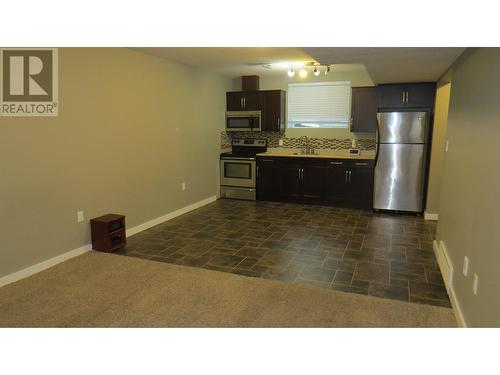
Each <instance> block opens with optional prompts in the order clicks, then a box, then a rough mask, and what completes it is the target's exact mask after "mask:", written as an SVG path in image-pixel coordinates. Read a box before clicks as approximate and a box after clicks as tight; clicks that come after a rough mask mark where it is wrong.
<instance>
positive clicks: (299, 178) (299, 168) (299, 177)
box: [299, 168, 301, 181]
mask: <svg viewBox="0 0 500 375" xmlns="http://www.w3.org/2000/svg"><path fill="white" fill-rule="evenodd" d="M300 180H301V177H300V168H299V181H300Z"/></svg>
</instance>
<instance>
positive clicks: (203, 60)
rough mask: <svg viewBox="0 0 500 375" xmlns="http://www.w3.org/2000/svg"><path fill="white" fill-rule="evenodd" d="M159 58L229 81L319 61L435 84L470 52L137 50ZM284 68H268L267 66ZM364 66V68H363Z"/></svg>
mask: <svg viewBox="0 0 500 375" xmlns="http://www.w3.org/2000/svg"><path fill="white" fill-rule="evenodd" d="M136 49H137V50H139V51H142V52H145V53H149V54H151V55H155V56H158V57H162V58H166V59H170V60H174V61H178V62H181V63H184V64H187V65H191V66H196V67H205V68H207V69H209V70H212V71H215V72H218V73H220V74H223V75H226V76H229V77H233V78H234V77H239V76H242V75H251V74H256V75H259V76H276V75H282V74H284V73H285V71H286V70H287V69H288V65H289V64H302V63H306V62H319V63H321V64H332V65H334V66H333V69H334V70H336V71H344V72H349V71H359V70H360V69H361V68H362V69H363V70H364V69H366V70H367V71H368V73H369V75H370V77H371V78H372V81H373V82H374V83H375V84H380V83H395V82H433V81H436V80H438V79H439V77H441V75H442V74H443V73H445V72H446V70H447V69H448V68H449V67H450V65H451V64H452V63H453V62H454V61H455V60H456V59H457V57H458V56H459V55H460V54H462V52H463V51H464V50H465V48H434V47H432V48H427V47H424V48H418V47H411V48H400V47H392V48H387V47H381V48H380V47H356V48H345V47H342V48H337V47H307V48H277V47H269V48H268V47H250V48H240V47H235V48H231V47H213V48H212V47H200V48H198V47H194V48H193V47H185V48H178V47H176V48H163V47H158V48H156V47H155V48H136ZM273 63H274V64H276V63H282V64H283V66H279V67H277V66H273V67H272V68H269V67H264V66H263V64H273ZM360 67H361V68H360Z"/></svg>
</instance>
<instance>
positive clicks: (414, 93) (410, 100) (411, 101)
mask: <svg viewBox="0 0 500 375" xmlns="http://www.w3.org/2000/svg"><path fill="white" fill-rule="evenodd" d="M406 92H407V94H406V95H407V106H408V107H426V108H432V109H433V108H434V99H435V97H436V84H434V83H416V84H412V85H407V86H406Z"/></svg>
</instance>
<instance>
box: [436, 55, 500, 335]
mask: <svg viewBox="0 0 500 375" xmlns="http://www.w3.org/2000/svg"><path fill="white" fill-rule="evenodd" d="M499 66H500V48H479V49H473V50H470V51H467V52H466V53H465V54H464V55H463V56H462V57H461V58H460V59H459V61H457V63H456V64H455V65H454V67H453V75H452V86H451V87H452V88H451V99H450V110H449V114H448V131H447V138H448V140H449V150H448V152H447V153H446V154H445V160H444V169H443V176H442V189H441V202H440V209H439V217H440V219H439V222H438V230H437V239H438V240H442V241H444V243H445V245H446V248H447V251H448V253H449V255H450V257H451V261H452V263H453V265H454V268H455V276H454V279H453V289H454V293H455V295H456V297H457V300H458V302H459V305H460V307H461V310H462V312H463V314H464V317H465V320H466V323H467V324H468V325H470V326H500V272H499V271H498V267H499V265H500V207H499V194H500V157H499V149H500V125H499V124H500V105H499V95H498V87H500V70H499V68H498V67H499ZM465 255H467V256H468V257H469V259H470V271H469V275H468V277H464V276H463V274H462V266H463V259H464V256H465ZM474 273H477V274H478V275H479V294H478V295H474V294H473V293H472V279H473V274H474Z"/></svg>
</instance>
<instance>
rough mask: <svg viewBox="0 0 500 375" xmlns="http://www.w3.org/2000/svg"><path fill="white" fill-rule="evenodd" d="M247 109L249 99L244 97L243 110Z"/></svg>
mask: <svg viewBox="0 0 500 375" xmlns="http://www.w3.org/2000/svg"><path fill="white" fill-rule="evenodd" d="M246 107H247V98H245V97H243V109H245V108H246Z"/></svg>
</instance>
